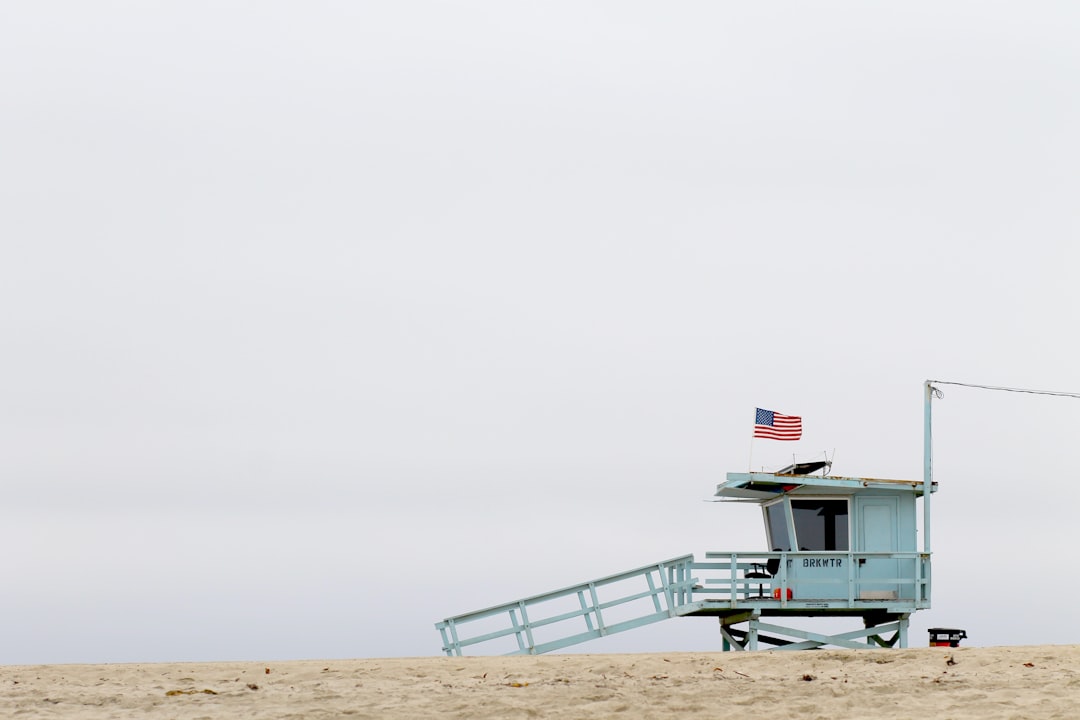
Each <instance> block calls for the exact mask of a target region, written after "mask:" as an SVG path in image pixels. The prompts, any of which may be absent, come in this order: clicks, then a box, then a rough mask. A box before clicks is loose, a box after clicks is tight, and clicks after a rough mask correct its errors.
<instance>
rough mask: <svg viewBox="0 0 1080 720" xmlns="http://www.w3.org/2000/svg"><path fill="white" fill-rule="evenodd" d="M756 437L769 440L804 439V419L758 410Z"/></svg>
mask: <svg viewBox="0 0 1080 720" xmlns="http://www.w3.org/2000/svg"><path fill="white" fill-rule="evenodd" d="M754 437H756V438H768V439H769V440H798V439H799V438H801V437H802V418H801V417H797V416H795V415H781V414H780V413H778V412H773V411H772V410H762V409H761V408H757V415H756V416H755V417H754Z"/></svg>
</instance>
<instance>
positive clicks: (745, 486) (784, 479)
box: [716, 473, 937, 501]
mask: <svg viewBox="0 0 1080 720" xmlns="http://www.w3.org/2000/svg"><path fill="white" fill-rule="evenodd" d="M867 488H875V489H879V490H893V491H896V492H910V493H912V494H914V495H916V496H920V495H922V494H923V483H922V481H921V480H887V479H884V478H858V477H835V476H831V475H784V474H780V473H728V474H727V480H726V481H725V482H723V483H721V484H719V485H717V486H716V497H719V498H721V499H724V500H728V499H730V500H760V501H765V500H770V499H772V498H775V497H777V496H778V495H783V494H785V493H790V494H795V495H821V494H823V493H829V494H838V495H848V494H854V493H857V492H859V491H860V490H865V489H867ZM936 491H937V483H932V484H931V486H930V492H936Z"/></svg>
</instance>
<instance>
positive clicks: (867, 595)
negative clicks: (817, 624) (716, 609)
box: [679, 551, 931, 609]
mask: <svg viewBox="0 0 1080 720" xmlns="http://www.w3.org/2000/svg"><path fill="white" fill-rule="evenodd" d="M705 558H706V561H705V562H696V563H694V564H693V566H692V572H693V574H694V575H696V576H698V577H699V580H698V584H697V585H695V586H694V587H693V588H692V595H691V597H692V599H693V600H718V601H724V602H731V603H733V604H734V605H743V604H753V603H754V602H757V601H759V600H760V599H761V598H760V596H759V595H757V594H755V593H756V591H758V590H760V589H761V587H764V586H768V587H769V588H770V590H771V591H770V592H769V593H768V595H767V596H766V599H767V600H769V601H772V600H779V601H780V606H781V607H788V606H796V607H804V606H807V605H811V604H813V603H815V602H818V601H824V600H829V601H839V602H844V603H846V604H847V605H848V606H849V607H856V606H860V605H863V604H865V603H867V602H875V601H893V602H895V603H900V604H910V605H911V606H912V607H913V608H914V609H921V608H925V607H929V606H930V589H931V578H930V555H929V554H928V553H922V552H853V551H835V552H827V551H824V552H816V551H815V552H806V551H802V552H795V551H792V552H707V553H705ZM770 559H779V561H780V563H779V568H778V571H777V573H776V575H775V576H774V577H772V578H747V577H746V573H748V572H751V571H753V570H756V569H760V568H761V567H762V566H764V565H766V563H767V562H768V561H769V560H770ZM875 560H877V561H881V560H897V561H899V562H897V563H896V565H895V568H896V573H895V576H892V575H887V574H886V575H881V574H880V572H879V573H876V574H874V575H870V574H868V573H866V572H864V570H863V569H864V568H865V567H867V565H866V564H867V563H869V562H871V561H875ZM804 561H806V563H807V566H809V567H814V566H813V565H809V563H821V565H820V566H818V567H821V566H831V567H835V568H836V570H837V571H838V572H833V573H824V574H820V575H819V574H817V573H815V574H814V575H813V576H808V574H807V573H805V572H803V573H792V572H790V571H789V566H790V565H792V564H793V563H797V564H799V565H803V563H804ZM836 561H839V562H838V563H837V562H836ZM826 563H828V564H829V565H826ZM799 586H803V587H804V588H805V587H808V586H813V588H814V590H815V592H814V593H813V597H809V596H805V595H804V596H803V597H800V592H799ZM832 586H835V589H836V592H832V590H831V588H832ZM883 587H884V588H889V589H887V590H884V591H882V590H880V588H883ZM823 588H828V589H827V590H823ZM789 591H790V592H789ZM679 599H680V601H685V600H684V599H683V598H679Z"/></svg>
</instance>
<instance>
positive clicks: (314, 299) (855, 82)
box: [0, 0, 1080, 664]
mask: <svg viewBox="0 0 1080 720" xmlns="http://www.w3.org/2000/svg"><path fill="white" fill-rule="evenodd" d="M1077 37H1080V9H1078V7H1077V6H1076V4H1075V3H1072V2H1056V3H1055V2H1044V3H1017V2H1010V3H1002V2H948V1H946V2H940V1H935V2H912V3H889V4H885V3H862V2H823V3H812V4H810V3H786V2H779V3H715V2H684V3H641V2H626V1H619V2H615V1H611V2H582V1H579V0H576V1H575V2H543V3H519V2H409V1H406V2H379V3H375V2H328V1H309V2H303V3H300V2H291V3H290V2H220V1H214V2H208V1H204V2H198V1H195V2H193V1H190V0H188V1H185V2H107V1H101V2H94V3H85V2H47V1H41V2H14V1H12V2H5V3H3V4H2V5H0V245H2V253H0V370H2V372H0V488H2V491H3V500H2V503H0V547H2V548H3V558H4V559H3V563H2V567H3V587H4V591H3V592H2V593H0V663H8V664H10V663H18V664H23V663H39V662H113V661H172V660H221V659H290V658H333V657H342V658H344V657H380V656H405V655H434V654H437V653H439V650H440V638H439V635H438V633H437V632H436V630H435V629H434V623H435V622H436V621H438V620H440V619H442V618H444V617H447V616H449V615H453V614H458V613H462V612H466V611H469V610H474V609H478V608H481V607H485V606H488V605H493V604H496V603H498V602H502V601H507V600H513V599H516V598H518V597H521V596H524V595H529V594H533V593H539V592H543V591H547V590H551V589H555V588H559V587H563V586H566V585H569V584H572V583H575V582H578V581H584V580H589V579H592V578H595V577H599V576H602V575H607V574H611V573H615V572H618V571H622V570H626V569H630V568H633V567H637V566H641V565H645V564H648V563H650V562H655V561H660V560H664V559H667V558H671V557H675V556H679V555H683V554H685V553H695V554H697V555H699V556H703V555H704V553H705V552H706V551H708V550H764V549H767V548H766V545H765V535H764V527H763V523H762V521H761V517H760V514H759V512H758V511H757V510H756V509H755V508H752V507H744V506H731V505H720V504H713V503H706V502H703V500H705V499H707V498H709V497H710V496H711V495H712V493H713V491H714V489H715V486H716V484H717V483H719V482H722V481H723V480H724V476H725V473H726V472H728V471H735V472H743V471H746V470H747V469H748V468H749V467H751V466H753V467H755V468H762V467H765V468H772V469H775V468H776V467H777V466H779V465H782V464H785V463H786V462H787V461H788V460H790V458H791V456H792V453H797V454H801V455H803V456H807V455H814V454H818V453H821V452H822V451H828V452H829V454H830V455H831V454H832V453H833V452H834V451H835V454H836V458H835V459H836V464H835V466H834V468H833V470H834V472H835V473H836V474H842V475H868V476H875V477H894V478H913V479H917V478H919V477H921V472H922V382H923V381H924V380H925V379H927V378H935V379H945V380H958V381H963V382H976V383H987V384H993V385H1007V386H1017V387H1028V388H1039V389H1050V390H1066V391H1074V392H1075V391H1080V373H1078V372H1077V359H1076V358H1077V350H1078V343H1077V341H1076V324H1075V323H1076V317H1077V310H1078V305H1080V303H1078V300H1077V295H1076V289H1075V284H1076V268H1077V266H1078V262H1080V244H1078V242H1077V238H1078V231H1080V214H1078V205H1077V199H1078V198H1080V174H1078V170H1080V139H1078V137H1080V136H1078V132H1077V128H1080V86H1078V82H1077V78H1078V77H1080V45H1078V44H1077V42H1076V38H1077ZM943 389H944V390H945V398H944V399H943V400H942V401H938V402H936V403H935V452H936V472H937V475H936V479H937V480H938V481H939V482H940V492H939V493H938V494H937V495H936V496H935V498H934V506H933V507H934V526H933V540H934V548H933V549H934V552H935V555H934V598H933V600H934V607H933V609H932V610H928V611H925V612H920V613H918V614H916V615H915V616H914V617H913V621H912V631H911V643H912V645H923V644H925V643H926V638H927V636H926V633H925V629H926V628H927V627H934V626H945V627H961V628H966V629H967V630H968V633H969V635H970V636H971V639H970V641H968V644H971V645H999V644H1027V643H1043V642H1058V643H1076V642H1080V617H1078V614H1077V610H1076V605H1077V602H1076V598H1077V596H1078V595H1080V578H1078V577H1077V575H1076V573H1075V572H1074V568H1073V567H1072V564H1073V562H1074V561H1073V559H1072V554H1071V547H1072V544H1073V538H1074V536H1075V533H1074V532H1073V530H1074V528H1075V526H1076V512H1077V508H1078V506H1080V482H1078V477H1077V471H1076V469H1075V466H1076V452H1075V445H1076V433H1077V430H1078V429H1080V400H1075V399H1067V398H1049V397H1039V396H1030V395H1012V394H1005V393H993V392H988V391H980V390H971V389H965V388H955V387H944V388H943ZM755 407H764V408H769V409H773V410H777V411H780V412H784V413H788V414H795V415H801V416H802V417H803V418H804V425H805V433H804V439H803V440H802V441H800V442H798V443H780V442H768V441H758V442H756V443H755V444H754V450H753V457H751V455H750V451H751V444H750V433H751V429H752V424H753V417H754V408H755ZM719 645H720V639H719V635H718V631H717V628H716V623H715V621H710V620H707V619H694V618H690V619H682V620H673V621H669V622H665V623H660V624H658V625H655V626H652V627H650V628H647V629H643V630H640V631H637V632H633V633H625V634H622V635H619V636H615V637H612V638H607V639H605V640H604V641H602V642H599V643H594V644H592V645H586V646H583V647H582V648H581V649H582V650H585V651H592V652H601V651H650V650H658V649H659V650H704V649H718V648H719Z"/></svg>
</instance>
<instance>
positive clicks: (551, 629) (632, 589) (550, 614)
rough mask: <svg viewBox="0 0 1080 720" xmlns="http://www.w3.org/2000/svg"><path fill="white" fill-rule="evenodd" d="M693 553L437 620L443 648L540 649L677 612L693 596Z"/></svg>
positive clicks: (531, 651)
mask: <svg viewBox="0 0 1080 720" xmlns="http://www.w3.org/2000/svg"><path fill="white" fill-rule="evenodd" d="M693 562H694V556H693V555H685V556H683V557H679V558H673V559H671V560H665V561H663V562H658V563H654V564H652V565H646V566H644V567H639V568H636V569H634V570H628V571H627V572H623V573H619V574H617V575H609V576H607V577H603V578H599V579H597V580H591V581H589V582H584V583H580V584H578V585H572V586H570V587H566V588H563V589H561V590H555V591H553V592H548V593H544V594H542V595H533V596H532V597H527V598H523V599H521V600H515V601H514V602H508V603H504V604H502V605H496V606H494V607H489V608H486V609H484V610H477V611H476V612H471V613H465V614H464V615H456V616H454V617H449V618H446V619H445V620H443V621H441V622H438V623H436V624H435V627H436V628H437V629H438V630H439V632H440V633H441V634H442V642H443V652H445V653H446V654H447V655H461V654H462V650H463V649H464V648H466V647H471V646H476V645H481V644H483V649H484V650H485V651H487V652H502V653H503V654H506V655H537V654H539V653H545V652H550V651H552V650H558V649H560V648H564V647H569V646H570V645H576V644H578V643H583V642H586V641H588V640H593V639H595V638H599V637H604V636H605V635H612V634H614V633H617V632H623V631H625V630H632V629H634V628H637V627H641V626H643V625H649V624H651V623H655V622H659V621H660V620H666V619H668V618H671V617H676V616H677V615H678V609H679V608H680V607H683V606H686V605H687V604H688V603H689V601H690V595H691V588H692V586H693V584H694V580H693V578H691V576H690V573H691V566H692V565H693Z"/></svg>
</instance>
